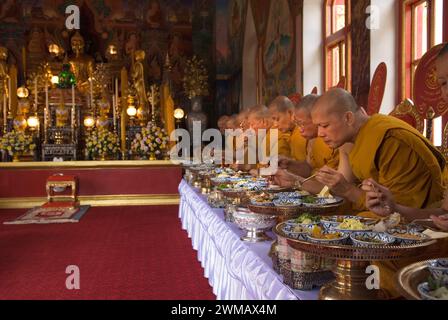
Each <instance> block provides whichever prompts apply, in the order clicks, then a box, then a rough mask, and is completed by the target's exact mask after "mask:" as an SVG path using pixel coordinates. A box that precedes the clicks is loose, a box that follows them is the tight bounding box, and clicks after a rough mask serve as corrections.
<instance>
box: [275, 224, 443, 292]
mask: <svg viewBox="0 0 448 320" xmlns="http://www.w3.org/2000/svg"><path fill="white" fill-rule="evenodd" d="M284 225H285V223H281V224H278V225H277V226H276V227H275V228H274V232H275V233H276V234H277V235H279V236H281V237H284V238H286V239H287V241H288V245H289V246H291V247H292V248H294V249H296V250H300V251H303V252H306V253H309V254H313V255H316V256H320V257H325V258H328V259H335V260H336V268H335V270H333V272H334V274H335V277H336V280H335V281H333V282H331V283H329V284H327V285H325V286H323V287H322V288H321V290H320V294H319V299H321V300H383V299H388V298H389V294H388V293H387V291H385V290H381V289H380V290H375V289H373V290H369V289H367V286H366V280H367V278H368V277H369V276H370V275H369V274H367V273H366V268H367V267H368V266H369V265H371V261H385V260H400V259H402V258H405V257H411V256H414V257H416V256H420V255H421V254H423V253H424V252H425V250H426V249H427V248H428V247H429V246H431V245H433V244H435V243H436V241H435V240H430V241H426V242H422V243H419V244H415V245H408V246H371V247H355V246H349V245H325V244H321V243H319V244H318V243H311V242H307V241H301V240H297V239H291V238H289V237H288V236H287V235H286V234H285V233H284V232H283V230H282V229H283V226H284Z"/></svg>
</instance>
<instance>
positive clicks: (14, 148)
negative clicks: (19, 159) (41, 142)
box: [0, 130, 36, 156]
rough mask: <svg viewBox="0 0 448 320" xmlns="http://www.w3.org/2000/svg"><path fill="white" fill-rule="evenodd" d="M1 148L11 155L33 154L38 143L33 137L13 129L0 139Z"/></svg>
mask: <svg viewBox="0 0 448 320" xmlns="http://www.w3.org/2000/svg"><path fill="white" fill-rule="evenodd" d="M0 149H1V150H4V151H6V152H7V153H8V154H9V155H10V156H16V155H20V154H22V155H33V154H34V150H35V149H36V144H35V143H33V137H32V136H30V135H26V134H25V133H24V132H22V131H16V130H12V131H11V132H8V133H6V134H5V135H4V136H3V137H2V138H1V140H0Z"/></svg>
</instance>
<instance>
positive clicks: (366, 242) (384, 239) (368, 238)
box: [350, 231, 395, 247]
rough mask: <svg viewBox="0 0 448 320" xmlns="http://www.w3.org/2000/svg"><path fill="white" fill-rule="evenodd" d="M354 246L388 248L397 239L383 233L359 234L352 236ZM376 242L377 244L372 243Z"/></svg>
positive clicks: (368, 232)
mask: <svg viewBox="0 0 448 320" xmlns="http://www.w3.org/2000/svg"><path fill="white" fill-rule="evenodd" d="M350 239H351V240H352V242H353V245H355V246H358V247H371V246H387V245H391V244H393V243H394V242H395V237H393V236H391V235H390V234H387V233H382V232H371V231H364V232H357V233H353V234H351V235H350ZM372 241H376V242H372Z"/></svg>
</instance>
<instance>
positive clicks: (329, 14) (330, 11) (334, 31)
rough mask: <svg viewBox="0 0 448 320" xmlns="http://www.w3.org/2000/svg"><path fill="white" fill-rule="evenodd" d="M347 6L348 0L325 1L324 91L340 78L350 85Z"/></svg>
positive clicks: (348, 9)
mask: <svg viewBox="0 0 448 320" xmlns="http://www.w3.org/2000/svg"><path fill="white" fill-rule="evenodd" d="M349 4H350V2H349V0H326V1H325V8H324V12H325V20H324V21H325V28H324V30H325V60H324V61H326V63H325V90H327V89H328V88H331V87H334V86H336V85H337V84H338V83H339V81H340V79H341V77H345V78H346V79H347V83H348V84H349V85H350V80H349V79H350V63H348V57H349V56H350V54H349V50H350V46H349V45H347V44H348V43H349V41H350V37H349V31H348V30H349V27H350V18H349V17H350V15H349V12H350V5H349Z"/></svg>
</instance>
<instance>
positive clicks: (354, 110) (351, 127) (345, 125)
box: [311, 88, 369, 148]
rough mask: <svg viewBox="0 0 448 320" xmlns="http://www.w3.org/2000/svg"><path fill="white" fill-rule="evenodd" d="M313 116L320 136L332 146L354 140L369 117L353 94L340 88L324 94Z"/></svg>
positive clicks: (317, 103)
mask: <svg viewBox="0 0 448 320" xmlns="http://www.w3.org/2000/svg"><path fill="white" fill-rule="evenodd" d="M311 117H312V120H313V123H314V124H315V125H317V126H318V136H319V137H321V138H322V139H323V140H324V141H325V142H326V143H327V144H328V145H329V146H330V147H332V148H339V147H340V146H342V145H344V144H345V143H347V142H354V140H355V139H356V136H357V134H358V132H359V129H360V128H361V126H362V125H363V124H364V123H365V122H366V121H367V120H368V119H369V118H368V116H367V114H366V113H365V112H364V111H363V109H362V108H360V107H359V106H358V105H357V104H356V101H355V99H354V98H353V96H352V95H351V94H350V93H349V92H348V91H346V90H344V89H340V88H334V89H330V90H328V91H327V92H326V93H325V94H323V95H322V97H320V98H319V99H318V100H317V102H316V104H315V106H314V107H313V109H312V111H311Z"/></svg>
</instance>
